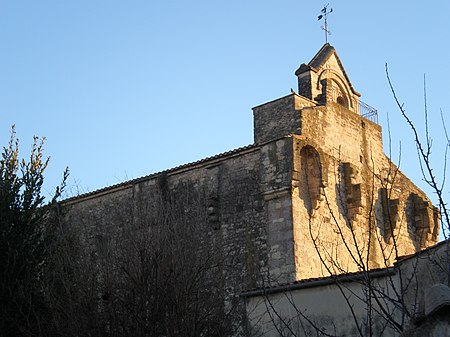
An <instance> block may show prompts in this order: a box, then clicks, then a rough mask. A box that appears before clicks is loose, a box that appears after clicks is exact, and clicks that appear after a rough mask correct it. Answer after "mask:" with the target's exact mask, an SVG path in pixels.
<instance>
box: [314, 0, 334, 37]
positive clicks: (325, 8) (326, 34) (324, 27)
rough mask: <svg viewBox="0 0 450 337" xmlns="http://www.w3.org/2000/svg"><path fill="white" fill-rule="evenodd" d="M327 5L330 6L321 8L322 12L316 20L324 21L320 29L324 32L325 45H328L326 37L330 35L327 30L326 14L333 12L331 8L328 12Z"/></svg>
mask: <svg viewBox="0 0 450 337" xmlns="http://www.w3.org/2000/svg"><path fill="white" fill-rule="evenodd" d="M329 5H330V4H327V5H325V6H323V8H322V10H321V11H320V12H321V13H322V14H320V15H319V16H318V17H317V20H319V21H320V20H322V19H324V20H325V25H323V26H320V28H322V30H323V31H324V32H325V43H328V35H331V31H330V30H328V22H327V16H328V14H330V13H332V12H333V8H330V10H328V6H329Z"/></svg>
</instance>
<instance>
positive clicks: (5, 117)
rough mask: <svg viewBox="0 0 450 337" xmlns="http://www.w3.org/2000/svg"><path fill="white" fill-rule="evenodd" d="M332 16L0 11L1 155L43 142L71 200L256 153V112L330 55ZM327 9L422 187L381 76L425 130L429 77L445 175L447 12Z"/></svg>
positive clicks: (362, 84) (133, 5)
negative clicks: (186, 166)
mask: <svg viewBox="0 0 450 337" xmlns="http://www.w3.org/2000/svg"><path fill="white" fill-rule="evenodd" d="M323 5H324V3H323V2H318V1H294V0H277V1H273V0H272V1H265V0H258V1H253V0H246V1H242V0H239V1H237V0H228V1H211V0H209V1H206V0H193V1H181V0H164V1H156V0H153V1H150V0H148V1H143V0H142V1H137V0H130V1H115V0H108V1H106V0H104V1H101V0H96V1H93V0H89V1H88V0H77V1H56V0H53V1H51V0H40V1H34V0H33V1H31V0H30V1H23V0H14V1H13V0H11V1H7V0H1V1H0V51H1V52H0V130H1V133H0V141H1V144H2V145H4V144H5V142H6V141H7V139H8V137H9V130H10V126H11V125H12V124H16V129H17V134H18V136H19V138H20V141H21V151H22V152H21V154H22V155H23V156H25V155H28V152H29V148H30V144H31V141H32V136H33V135H39V136H45V137H47V142H46V153H47V154H48V155H50V156H51V163H50V168H49V170H48V179H47V185H46V188H47V189H48V190H51V189H53V187H54V186H56V185H57V183H58V181H59V180H60V176H61V175H62V171H63V170H64V167H65V166H69V168H70V170H71V178H70V182H69V183H70V187H71V188H72V193H77V190H78V191H79V192H87V191H92V190H95V189H98V188H101V187H105V186H108V185H111V184H116V183H118V182H121V181H124V180H126V179H131V178H136V177H139V176H143V175H147V174H150V173H154V172H157V171H161V170H164V169H166V168H171V167H174V166H177V165H180V164H183V163H187V162H191V161H195V160H198V159H201V158H204V157H207V156H211V155H214V154H217V153H220V152H223V151H227V150H230V149H234V148H237V147H240V146H244V145H247V144H250V143H252V142H253V131H252V111H251V107H253V106H256V105H259V104H261V103H264V102H266V101H270V100H272V99H275V98H278V97H280V96H284V95H286V94H289V93H290V88H291V87H292V88H294V89H296V78H295V76H294V71H295V70H296V69H297V67H298V66H299V65H300V64H301V63H303V62H308V61H309V60H310V59H311V58H312V57H313V56H314V54H315V53H316V52H317V51H318V49H319V48H320V47H321V46H322V44H323V43H324V36H323V32H322V31H321V30H320V25H321V23H320V22H318V21H317V15H318V14H319V13H320V9H321V7H322V6H323ZM330 6H331V7H333V9H334V11H333V13H332V14H331V16H330V18H329V24H330V29H331V31H332V35H331V36H330V42H331V44H332V45H333V46H334V47H335V48H336V49H337V52H338V54H339V56H340V58H341V60H342V62H343V64H344V67H345V68H346V70H347V73H348V75H349V77H350V79H351V81H352V83H353V86H354V87H355V89H356V90H357V91H359V92H360V93H361V94H362V97H361V99H362V100H363V101H365V102H367V103H368V104H370V105H372V106H374V107H376V108H377V109H378V110H379V118H380V123H381V124H382V126H383V128H384V131H385V144H386V148H387V140H388V137H387V126H386V125H387V123H386V121H387V118H386V116H387V113H389V116H390V123H391V129H392V135H391V136H392V147H393V150H394V152H398V147H399V142H400V141H402V162H401V165H400V166H401V169H402V170H403V171H404V172H405V173H406V174H408V175H409V176H410V177H411V178H412V179H413V180H414V181H415V182H416V183H417V184H419V186H422V187H423V184H422V183H421V181H420V173H419V171H418V164H417V160H416V154H415V148H414V146H411V145H408V144H407V143H409V142H410V141H411V137H412V134H411V132H410V131H409V130H408V128H407V127H406V125H405V123H404V122H403V121H402V120H401V119H400V118H399V115H398V110H397V109H396V107H395V105H394V101H393V99H392V96H391V94H390V92H389V88H388V84H387V81H386V76H385V72H384V65H385V62H387V63H388V64H389V67H390V70H391V76H392V79H393V81H394V83H395V85H396V87H397V91H398V95H399V96H400V97H401V100H402V101H403V102H405V106H406V109H407V111H408V112H409V113H410V114H411V115H412V117H413V119H414V120H415V121H416V123H417V124H418V125H423V115H422V113H423V75H424V73H426V75H427V90H428V108H429V113H430V124H431V130H432V136H433V137H434V138H435V139H436V141H435V145H436V149H435V151H434V153H433V154H434V155H436V164H435V165H436V167H439V166H440V165H441V164H442V157H443V154H442V153H443V150H444V148H445V141H444V140H443V138H442V128H441V126H440V117H439V110H440V109H442V111H443V113H444V115H446V116H447V115H448V114H450V101H449V98H450V62H449V36H450V26H449V14H450V2H449V1H447V0H445V1H444V0H441V1H433V2H428V3H425V2H423V1H392V0H391V1H385V0H381V1H367V2H361V1H353V0H352V1H331V5H330ZM447 123H448V124H449V129H450V118H447ZM396 156H397V155H396V154H395V153H394V157H396ZM394 159H395V158H394Z"/></svg>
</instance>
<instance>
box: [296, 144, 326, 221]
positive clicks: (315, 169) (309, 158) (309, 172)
mask: <svg viewBox="0 0 450 337" xmlns="http://www.w3.org/2000/svg"><path fill="white" fill-rule="evenodd" d="M300 158H301V178H302V185H303V186H304V188H303V189H302V191H301V192H300V197H301V198H302V199H303V201H304V203H305V207H306V209H307V210H308V213H309V214H312V211H313V210H314V209H315V208H317V206H318V202H319V200H320V196H321V188H322V164H321V162H320V155H319V152H317V150H316V149H315V148H314V147H312V146H310V145H306V146H304V147H303V148H302V149H301V151H300Z"/></svg>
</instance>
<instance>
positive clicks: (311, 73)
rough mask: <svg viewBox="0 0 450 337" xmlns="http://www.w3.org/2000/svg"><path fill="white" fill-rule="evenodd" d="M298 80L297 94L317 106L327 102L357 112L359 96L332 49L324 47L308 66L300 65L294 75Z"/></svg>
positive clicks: (327, 46) (329, 46) (325, 45)
mask: <svg viewBox="0 0 450 337" xmlns="http://www.w3.org/2000/svg"><path fill="white" fill-rule="evenodd" d="M295 75H296V76H297V78H298V93H299V94H300V95H301V96H303V97H306V98H309V99H310V100H313V101H315V102H317V103H318V104H319V105H326V104H327V103H330V102H335V103H338V104H340V105H342V106H344V107H345V108H347V109H349V110H351V111H353V112H355V113H359V97H360V96H361V95H360V94H359V93H358V92H357V91H356V90H355V89H354V88H353V86H352V84H351V82H350V80H349V78H348V76H347V73H346V72H345V69H344V67H343V66H342V63H341V60H340V59H339V56H338V55H337V53H336V50H335V49H334V47H332V46H331V45H330V44H329V43H326V44H324V45H323V47H322V48H321V49H320V50H319V52H318V53H317V54H316V55H315V56H314V57H313V59H312V60H311V61H310V62H309V63H308V64H305V63H303V64H302V65H301V66H300V67H299V68H298V69H297V71H296V72H295Z"/></svg>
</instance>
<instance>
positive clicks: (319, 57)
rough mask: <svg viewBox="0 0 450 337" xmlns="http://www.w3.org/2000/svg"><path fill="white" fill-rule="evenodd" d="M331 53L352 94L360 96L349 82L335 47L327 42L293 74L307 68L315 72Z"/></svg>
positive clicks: (300, 72) (302, 71)
mask: <svg viewBox="0 0 450 337" xmlns="http://www.w3.org/2000/svg"><path fill="white" fill-rule="evenodd" d="M333 54H334V56H335V57H336V60H337V62H338V64H339V67H340V68H341V70H342V73H343V74H344V76H345V79H346V80H347V83H348V84H349V86H350V89H351V90H352V92H353V93H354V94H356V95H358V96H360V94H359V93H358V92H357V91H356V90H355V89H354V88H353V85H352V82H350V78H349V77H348V75H347V72H346V71H345V68H344V66H343V65H342V62H341V59H340V58H339V56H338V54H337V52H336V49H334V47H333V46H332V45H330V44H329V43H325V44H324V45H323V46H322V48H320V50H319V51H318V52H317V54H316V55H314V57H313V58H312V59H311V61H309V63H308V64H304V63H303V64H302V65H301V66H300V67H299V68H298V69H297V70H296V71H295V75H299V74H302V73H304V72H306V71H309V70H313V71H314V72H317V71H318V70H319V69H320V67H322V66H323V65H324V64H325V63H326V62H327V61H328V59H329V58H330V57H331V56H332V55H333Z"/></svg>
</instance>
